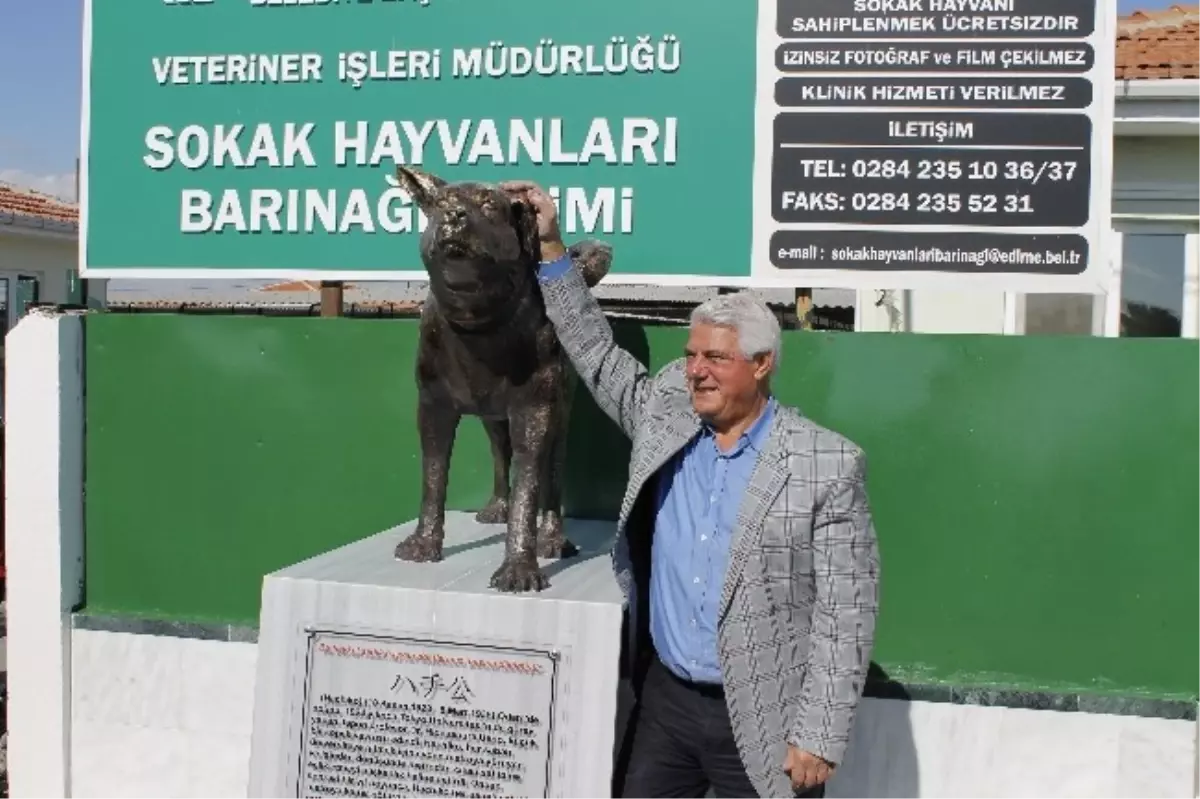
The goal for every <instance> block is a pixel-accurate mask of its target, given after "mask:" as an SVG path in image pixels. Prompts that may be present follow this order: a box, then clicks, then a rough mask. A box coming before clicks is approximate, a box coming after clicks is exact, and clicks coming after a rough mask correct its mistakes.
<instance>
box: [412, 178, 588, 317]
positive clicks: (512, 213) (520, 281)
mask: <svg viewBox="0 0 1200 799" xmlns="http://www.w3.org/2000/svg"><path fill="white" fill-rule="evenodd" d="M396 182H397V184H398V185H399V187H400V188H401V189H402V190H403V191H404V192H405V193H406V194H408V196H409V197H410V198H412V201H413V202H414V203H415V204H416V205H417V207H418V208H420V209H421V211H422V213H424V214H425V216H426V218H427V219H428V220H429V224H428V226H427V227H426V228H425V231H424V232H423V233H422V234H421V245H420V250H421V261H422V263H424V265H425V271H426V272H428V273H429V288H430V291H432V292H433V294H434V296H435V297H438V299H439V301H441V302H442V303H443V304H445V305H447V306H448V307H453V308H457V309H460V310H461V311H463V312H468V313H469V312H472V310H474V311H476V312H482V311H481V309H482V308H483V307H484V306H495V305H497V304H501V303H504V302H506V301H507V300H508V299H509V298H511V297H512V296H513V295H514V293H516V292H517V291H518V290H519V288H520V287H521V286H522V285H524V284H525V282H526V281H529V280H531V279H532V277H533V274H534V272H535V270H536V269H537V265H538V262H539V260H540V258H541V243H540V241H539V239H538V226H537V212H536V211H535V210H534V208H533V206H531V205H529V204H528V203H526V202H525V201H523V200H518V199H515V198H513V197H512V196H511V195H509V194H507V193H505V192H504V191H503V190H502V189H500V188H499V187H498V186H494V185H491V184H488V183H475V182H462V183H448V182H446V181H445V180H443V179H441V178H439V177H437V176H436V175H432V174H430V173H428V172H425V171H423V170H420V169H414V168H413V167H410V166H397V167H396ZM570 253H571V257H572V259H573V260H574V261H575V263H576V264H577V265H578V267H579V268H580V270H581V271H582V273H583V276H584V280H585V281H586V282H587V284H588V286H594V285H596V284H597V283H598V282H600V280H601V279H602V278H603V277H604V276H605V275H606V274H608V270H609V266H610V265H611V264H612V248H611V247H609V246H608V245H607V244H605V243H603V242H600V241H596V240H588V241H583V242H580V243H578V244H575V245H573V246H572V247H571V248H570Z"/></svg>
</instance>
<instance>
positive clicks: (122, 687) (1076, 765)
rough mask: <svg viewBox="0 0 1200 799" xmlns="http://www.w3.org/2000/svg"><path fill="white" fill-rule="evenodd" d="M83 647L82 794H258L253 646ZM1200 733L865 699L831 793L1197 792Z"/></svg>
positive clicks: (76, 757) (1189, 728) (121, 637)
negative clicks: (254, 790) (253, 760)
mask: <svg viewBox="0 0 1200 799" xmlns="http://www.w3.org/2000/svg"><path fill="white" fill-rule="evenodd" d="M73 652H74V672H75V686H74V694H75V711H74V724H75V732H74V736H73V744H74V745H73V756H72V764H73V765H72V774H71V778H72V784H73V786H74V791H73V795H74V796H96V797H101V796H139V797H140V796H147V797H151V796H153V797H173V796H181V797H182V796H196V797H243V796H247V795H254V794H249V793H248V791H247V785H248V779H249V773H250V772H249V763H250V738H251V734H252V724H251V702H252V697H253V694H254V682H255V645H254V644H235V643H219V642H214V641H196V640H189V639H182V638H168V637H159V636H149V635H131V634H127V633H110V632H92V631H87V630H76V631H75V632H74V645H73ZM1195 730H1196V725H1195V723H1194V722H1190V721H1168V720H1163V719H1146V718H1137V717H1131V716H1111V715H1101V714H1091V713H1061V712H1056V711H1050V710H1013V709H1008V708H990V707H978V706H974V705H951V704H941V703H933V702H901V701H894V700H884V699H864V700H863V703H862V707H861V709H860V711H859V714H858V719H857V722H856V724H855V729H854V736H853V740H852V741H851V745H850V750H849V755H848V757H847V759H846V762H845V763H844V764H843V765H842V767H841V769H839V771H838V774H837V776H836V777H835V778H834V780H833V782H832V783H831V784H830V786H829V790H828V792H827V795H828V796H830V797H850V796H861V797H885V796H896V797H901V796H922V797H923V796H930V797H933V796H937V797H942V796H944V797H964V796H971V797H975V796H996V797H1001V796H1009V797H1014V796H1028V797H1068V796H1071V797H1073V796H1081V797H1082V796H1086V797H1122V796H1138V797H1148V796H1167V797H1188V796H1194V795H1195V794H1194V793H1193V787H1192V785H1193V783H1192V781H1193V778H1194V773H1195V772H1194V760H1193V758H1194V757H1195V746H1196V733H1195ZM601 795H607V794H601Z"/></svg>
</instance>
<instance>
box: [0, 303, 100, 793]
mask: <svg viewBox="0 0 1200 799" xmlns="http://www.w3.org/2000/svg"><path fill="white" fill-rule="evenodd" d="M4 349H5V360H6V363H5V390H4V404H5V408H4V412H5V419H4V438H5V441H4V444H5V456H4V503H5V505H4V507H5V516H4V523H5V529H4V537H5V541H4V546H5V567H6V571H7V591H8V605H7V618H6V623H7V628H8V629H7V641H6V645H7V651H6V653H5V654H6V659H7V664H6V665H7V667H8V695H9V699H8V765H9V772H8V779H9V793H10V795H11V796H13V797H25V796H69V795H70V790H71V788H70V779H69V777H70V772H71V766H70V745H69V738H68V736H69V722H68V719H69V717H70V714H71V692H70V681H69V680H68V679H67V674H68V670H69V668H70V661H71V646H70V644H71V636H70V624H69V623H70V612H71V611H72V610H73V609H74V607H75V606H76V605H78V603H79V602H80V601H81V599H82V591H83V327H82V323H81V318H80V316H79V315H77V314H62V313H54V312H52V311H48V310H43V309H35V310H33V311H31V312H30V313H29V314H27V315H26V316H25V317H23V318H22V319H21V321H20V322H18V323H17V325H16V327H14V328H13V329H12V330H11V331H9V333H8V336H7V338H6V339H5V342H4Z"/></svg>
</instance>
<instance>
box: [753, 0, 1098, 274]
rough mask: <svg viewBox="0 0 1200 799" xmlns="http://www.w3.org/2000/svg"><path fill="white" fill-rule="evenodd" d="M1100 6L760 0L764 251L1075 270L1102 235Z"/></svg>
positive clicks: (921, 265) (856, 262) (917, 264)
mask: <svg viewBox="0 0 1200 799" xmlns="http://www.w3.org/2000/svg"><path fill="white" fill-rule="evenodd" d="M1100 2H1101V0H776V3H777V5H776V12H777V14H776V19H775V33H776V34H777V35H778V37H779V38H780V39H782V40H783V41H782V43H779V44H778V45H777V47H776V48H775V49H774V51H773V61H774V69H775V73H776V74H775V79H774V87H773V98H772V100H773V107H774V109H775V116H774V120H773V124H772V126H771V131H772V140H771V144H772V149H771V160H770V194H771V200H770V215H771V220H772V222H773V224H774V227H773V228H772V230H771V231H770V232H769V241H770V244H769V252H768V253H766V255H767V256H768V258H769V260H770V262H771V263H772V264H773V265H774V266H775V267H776V268H778V269H780V270H805V271H814V272H822V271H824V272H828V271H839V272H859V273H867V274H870V273H875V274H878V273H879V272H896V271H900V272H932V273H960V274H963V273H966V274H971V275H979V274H984V273H1005V274H1010V275H1011V274H1027V275H1044V276H1056V277H1057V278H1062V277H1063V276H1072V275H1074V276H1077V277H1079V278H1082V277H1084V275H1085V272H1088V271H1089V265H1090V261H1089V254H1090V252H1089V251H1090V249H1091V248H1092V247H1093V246H1094V243H1095V241H1096V240H1097V238H1098V235H1099V233H1100V231H1101V230H1102V229H1106V228H1107V207H1106V206H1107V203H1108V196H1107V194H1108V191H1107V186H1108V184H1109V179H1108V175H1107V169H1108V166H1107V164H1108V161H1107V159H1106V158H1100V157H1098V156H1099V155H1100V154H1101V153H1103V154H1107V153H1108V152H1110V149H1109V143H1108V141H1106V140H1105V139H1108V138H1110V137H1111V117H1112V109H1111V102H1112V92H1111V87H1110V85H1109V84H1111V82H1112V80H1113V79H1112V73H1111V71H1107V72H1105V73H1104V74H1100V73H1099V72H1098V70H1100V69H1103V68H1105V67H1107V68H1108V69H1109V70H1111V66H1110V65H1111V60H1110V55H1111V54H1110V53H1109V52H1107V51H1106V52H1105V53H1104V55H1105V57H1104V58H1100V59H1098V58H1097V50H1098V48H1099V47H1107V48H1110V49H1111V48H1112V46H1113V43H1112V42H1111V41H1105V42H1100V41H1099V39H1098V33H1099V31H1101V29H1103V30H1104V31H1107V30H1108V28H1109V27H1110V26H1109V25H1108V24H1107V20H1108V17H1107V16H1106V13H1107V12H1103V11H1102V13H1099V14H1098V13H1097V9H1098V8H1099V9H1104V7H1103V6H1101V5H1099V3H1100ZM918 40H919V41H918ZM1048 40H1053V41H1048ZM1102 81H1107V83H1103V82H1102ZM1098 137H1104V138H1101V139H1099V145H1098V144H1097V140H1098ZM1098 146H1099V147H1101V148H1103V149H1101V150H1097V147H1098ZM1099 178H1104V179H1103V180H1100V179H1099ZM761 186H762V184H761V183H760V187H761ZM1099 189H1102V193H1103V195H1104V196H1099V194H1098V190H1099ZM763 210H764V211H765V210H766V209H765V206H763ZM1102 217H1103V218H1102ZM764 232H765V231H764ZM760 235H761V233H760ZM1093 274H1094V273H1093ZM1058 285H1059V286H1062V285H1063V284H1062V283H1061V282H1060V283H1059V284H1058ZM1032 290H1038V289H1037V288H1033V289H1032ZM1043 290H1044V289H1043ZM1081 290H1087V289H1083V288H1082V287H1081Z"/></svg>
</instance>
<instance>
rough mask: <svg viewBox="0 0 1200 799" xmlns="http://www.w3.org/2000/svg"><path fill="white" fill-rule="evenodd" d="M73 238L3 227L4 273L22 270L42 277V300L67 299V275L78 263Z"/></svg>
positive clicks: (0, 259)
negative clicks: (16, 231)
mask: <svg viewBox="0 0 1200 799" xmlns="http://www.w3.org/2000/svg"><path fill="white" fill-rule="evenodd" d="M77 252H78V246H77V244H76V242H75V239H73V238H65V237H57V236H54V237H52V236H46V235H34V234H28V233H13V232H12V231H5V230H0V276H7V275H12V274H14V273H20V274H23V275H32V276H34V277H37V278H38V280H39V283H40V285H39V293H40V297H39V299H40V300H41V301H42V302H66V301H67V299H68V298H67V276H68V274H69V272H70V270H71V269H73V268H74V267H75V266H76V262H77V258H78V256H77V254H76V253H77Z"/></svg>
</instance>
